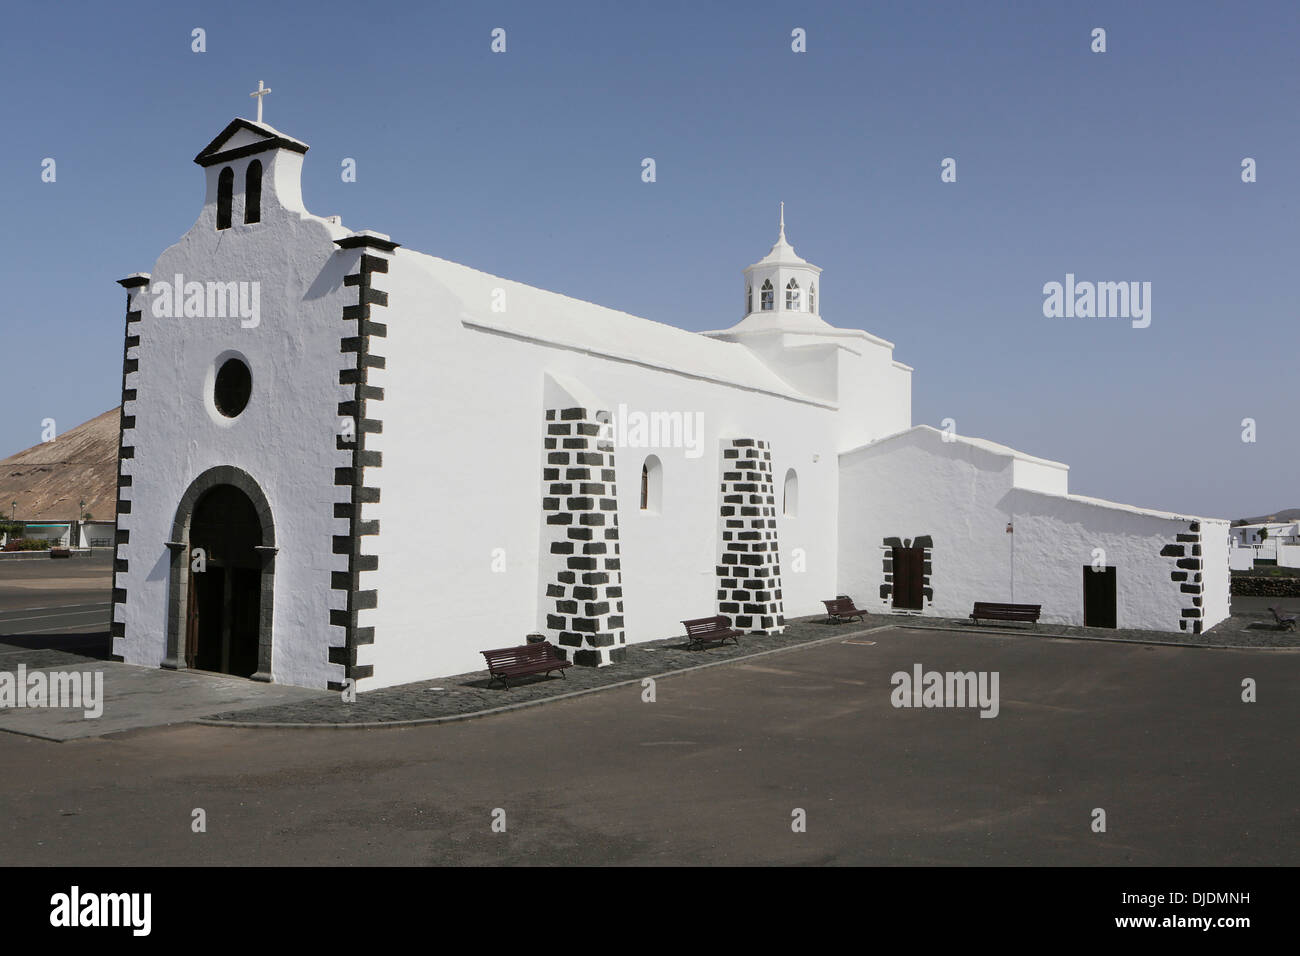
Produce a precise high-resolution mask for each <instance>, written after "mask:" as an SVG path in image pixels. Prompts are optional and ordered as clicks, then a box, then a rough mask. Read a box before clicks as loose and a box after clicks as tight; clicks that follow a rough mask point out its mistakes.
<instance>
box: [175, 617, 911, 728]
mask: <svg viewBox="0 0 1300 956" xmlns="http://www.w3.org/2000/svg"><path fill="white" fill-rule="evenodd" d="M897 626H898V625H896V624H881V625H878V626H877V627H871V628H867V629H865V630H861V631H843V632H841V633H839V634H832V635H831V636H830V637H818V638H814V639H813V640H811V641H801V642H800V643H798V644H790V645H788V646H786V647H771V648H768V649H767V650H765V651H756V652H755V653H753V654H745V655H744V656H742V657H728V658H727V659H725V660H720V661H709V662H707V663H704V664H694V665H692V666H690V667H679V668H677V669H676V670H671V671H664V672H663V673H662V674H646V675H645V676H644V677H633V678H631V679H629V680H622V681H617V682H615V683H613V684H603V685H601V686H600V687H586V688H583V689H582V690H575V691H570V692H568V693H567V694H555V695H553V696H551V697H536V698H534V699H532V700H521V701H519V702H518V703H514V704H504V705H502V706H500V707H489V708H488V709H487V710H475V711H471V712H469V713H467V714H446V715H444V716H442V717H419V718H416V719H414V720H371V721H362V722H356V723H261V722H253V721H238V720H214V719H212V718H209V717H201V718H199V719H197V720H192V721H189V723H192V724H202V725H203V726H205V727H233V728H248V729H251V730H374V729H377V728H381V727H419V726H423V725H425V724H445V723H450V722H451V721H456V720H471V719H473V718H475V717H487V716H489V715H491V714H504V713H506V712H508V711H512V710H522V709H524V708H525V707H536V706H539V705H541V704H550V703H553V702H555V701H557V700H571V699H573V698H574V697H584V696H586V695H587V694H599V693H600V692H602V691H606V690H613V689H614V688H616V687H628V686H630V685H632V684H638V685H639V684H640V683H641V682H642V681H643V680H645V679H646V678H647V677H648V678H653V679H654V680H661V679H662V678H665V677H673V676H676V675H678V674H689V673H690V672H691V671H701V670H704V669H705V668H707V667H722V666H724V665H726V664H735V663H737V662H738V661H748V660H753V659H754V658H756V657H766V656H767V655H769V654H784V653H785V652H787V651H795V650H799V649H801V648H805V647H814V646H816V645H818V644H829V643H831V642H832V641H842V640H846V639H848V638H851V637H861V636H862V635H864V634H874V633H876V632H877V631H887V630H890V629H892V628H895V627H897Z"/></svg>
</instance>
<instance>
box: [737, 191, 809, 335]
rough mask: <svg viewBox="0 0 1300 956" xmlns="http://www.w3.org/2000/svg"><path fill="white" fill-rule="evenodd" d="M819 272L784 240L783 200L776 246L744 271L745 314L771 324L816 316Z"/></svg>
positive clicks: (781, 323) (780, 323)
mask: <svg viewBox="0 0 1300 956" xmlns="http://www.w3.org/2000/svg"><path fill="white" fill-rule="evenodd" d="M821 272H822V270H821V268H820V267H818V266H815V265H813V264H812V263H811V262H808V261H807V260H806V259H801V258H800V257H799V255H798V254H797V253H796V252H795V251H794V247H793V246H791V245H790V243H789V242H787V241H786V238H785V203H781V230H780V234H779V235H778V236H777V239H776V245H774V246H772V251H771V252H769V253H768V254H767V255H766V256H764V257H763V258H762V259H759V260H758V261H757V262H755V263H754V264H753V265H752V266H750V267H749V268H748V269H746V270H745V315H746V316H747V317H748V316H751V315H756V314H757V316H758V317H759V318H760V319H763V318H767V319H772V320H774V321H773V322H772V324H773V325H783V324H785V322H786V321H787V320H789V319H792V318H796V316H798V315H802V316H804V317H810V316H811V317H815V316H817V315H818V309H819V308H820V302H821ZM778 317H779V318H778Z"/></svg>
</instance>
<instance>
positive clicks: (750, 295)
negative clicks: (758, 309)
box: [745, 285, 754, 315]
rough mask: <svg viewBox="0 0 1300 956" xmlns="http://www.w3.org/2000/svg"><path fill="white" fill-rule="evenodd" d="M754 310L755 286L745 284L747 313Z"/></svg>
mask: <svg viewBox="0 0 1300 956" xmlns="http://www.w3.org/2000/svg"><path fill="white" fill-rule="evenodd" d="M753 311H754V287H753V286H752V285H747V286H745V314H746V315H749V313H751V312H753Z"/></svg>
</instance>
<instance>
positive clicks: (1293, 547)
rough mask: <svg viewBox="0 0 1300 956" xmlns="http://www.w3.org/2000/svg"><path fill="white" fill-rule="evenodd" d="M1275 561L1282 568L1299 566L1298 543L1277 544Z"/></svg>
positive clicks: (1299, 548) (1299, 551)
mask: <svg viewBox="0 0 1300 956" xmlns="http://www.w3.org/2000/svg"><path fill="white" fill-rule="evenodd" d="M1277 563H1278V565H1279V566H1280V567H1283V568H1300V544H1279V545H1278V546H1277Z"/></svg>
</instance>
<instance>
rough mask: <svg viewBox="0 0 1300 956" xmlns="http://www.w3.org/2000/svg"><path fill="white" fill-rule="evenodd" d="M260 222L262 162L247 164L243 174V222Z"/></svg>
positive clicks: (256, 160) (256, 161) (257, 160)
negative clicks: (246, 170) (246, 169)
mask: <svg viewBox="0 0 1300 956" xmlns="http://www.w3.org/2000/svg"><path fill="white" fill-rule="evenodd" d="M261 221H262V161H261V160H260V159H255V160H253V161H252V162H251V163H249V164H248V172H246V173H245V174H244V222H261Z"/></svg>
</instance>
